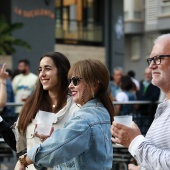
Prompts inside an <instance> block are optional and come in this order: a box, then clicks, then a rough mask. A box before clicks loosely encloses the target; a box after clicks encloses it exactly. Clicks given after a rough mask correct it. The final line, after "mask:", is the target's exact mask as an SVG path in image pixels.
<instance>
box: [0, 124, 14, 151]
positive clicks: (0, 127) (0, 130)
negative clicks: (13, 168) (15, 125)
mask: <svg viewBox="0 0 170 170" xmlns="http://www.w3.org/2000/svg"><path fill="white" fill-rule="evenodd" d="M0 134H1V136H2V137H3V138H4V141H5V142H6V143H7V144H8V145H9V146H10V148H11V149H12V150H14V151H16V139H15V135H14V132H13V131H12V128H11V127H10V125H9V124H8V123H6V122H5V121H2V122H0Z"/></svg>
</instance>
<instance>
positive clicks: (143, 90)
mask: <svg viewBox="0 0 170 170" xmlns="http://www.w3.org/2000/svg"><path fill="white" fill-rule="evenodd" d="M151 81H152V73H151V70H150V69H149V68H148V67H147V68H146V69H145V71H144V80H142V81H141V82H140V89H139V91H137V93H136V96H137V100H138V101H151V102H153V103H151V104H140V105H138V106H137V114H136V117H135V123H137V125H138V126H139V127H140V130H141V132H142V134H144V135H145V134H146V132H147V130H148V128H149V127H150V125H151V123H152V121H153V119H154V114H155V111H156V108H157V104H155V103H154V102H155V101H158V99H159V95H160V89H159V88H158V87H157V86H154V85H153V84H152V83H151Z"/></svg>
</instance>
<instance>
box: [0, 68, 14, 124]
mask: <svg viewBox="0 0 170 170" xmlns="http://www.w3.org/2000/svg"><path fill="white" fill-rule="evenodd" d="M6 72H7V73H8V78H7V80H6V92H7V102H10V103H13V102H15V99H14V92H13V89H12V84H11V76H12V70H10V69H6ZM1 115H2V116H4V118H5V117H7V119H8V123H10V124H13V123H14V121H16V114H15V107H13V106H5V107H4V108H3V110H2V113H1ZM8 116H10V117H11V118H10V119H9V117H8ZM12 117H13V118H12ZM9 121H10V122H9Z"/></svg>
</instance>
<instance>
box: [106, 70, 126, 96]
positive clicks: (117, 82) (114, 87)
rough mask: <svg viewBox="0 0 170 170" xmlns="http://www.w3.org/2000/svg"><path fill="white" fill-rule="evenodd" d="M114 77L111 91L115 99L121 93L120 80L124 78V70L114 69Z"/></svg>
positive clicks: (110, 85)
mask: <svg viewBox="0 0 170 170" xmlns="http://www.w3.org/2000/svg"><path fill="white" fill-rule="evenodd" d="M112 76H113V81H110V82H109V91H110V93H111V95H112V97H113V99H114V98H115V96H116V94H117V93H118V92H119V91H121V88H120V79H121V77H122V76H123V69H122V68H121V67H116V68H114V70H113V75H112Z"/></svg>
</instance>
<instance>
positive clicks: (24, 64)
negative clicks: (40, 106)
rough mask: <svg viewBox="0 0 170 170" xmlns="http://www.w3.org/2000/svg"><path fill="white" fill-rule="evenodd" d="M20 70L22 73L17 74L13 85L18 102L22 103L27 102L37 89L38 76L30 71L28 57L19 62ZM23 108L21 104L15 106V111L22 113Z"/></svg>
mask: <svg viewBox="0 0 170 170" xmlns="http://www.w3.org/2000/svg"><path fill="white" fill-rule="evenodd" d="M18 71H19V72H20V74H18V75H17V76H15V77H14V79H13V80H12V87H13V91H14V94H15V101H16V103H21V102H25V101H26V100H27V98H28V97H29V96H30V95H31V93H32V92H33V91H34V90H35V87H36V83H37V80H38V77H37V75H35V74H33V73H31V72H30V63H29V61H28V60H26V59H23V60H20V61H19V62H18ZM21 108H22V107H21V106H18V107H16V108H15V113H16V114H17V115H18V114H19V113H20V110H21Z"/></svg>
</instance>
